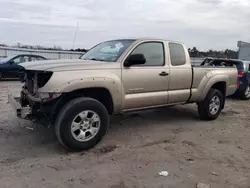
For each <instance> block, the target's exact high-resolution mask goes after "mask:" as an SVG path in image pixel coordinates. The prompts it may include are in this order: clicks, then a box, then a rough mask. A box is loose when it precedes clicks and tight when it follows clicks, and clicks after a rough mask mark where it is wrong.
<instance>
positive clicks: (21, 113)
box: [8, 95, 32, 119]
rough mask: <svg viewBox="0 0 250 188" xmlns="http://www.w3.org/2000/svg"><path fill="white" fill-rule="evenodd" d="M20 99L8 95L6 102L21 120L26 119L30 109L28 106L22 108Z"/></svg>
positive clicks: (30, 111) (30, 112)
mask: <svg viewBox="0 0 250 188" xmlns="http://www.w3.org/2000/svg"><path fill="white" fill-rule="evenodd" d="M20 101H21V97H14V96H12V95H8V102H9V103H10V104H11V106H12V108H13V109H14V110H15V113H16V115H17V117H19V118H22V119H27V118H28V117H29V116H30V115H31V114H32V109H31V107H30V106H25V107H22V105H21V102H20Z"/></svg>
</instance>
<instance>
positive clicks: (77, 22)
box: [72, 22, 79, 49]
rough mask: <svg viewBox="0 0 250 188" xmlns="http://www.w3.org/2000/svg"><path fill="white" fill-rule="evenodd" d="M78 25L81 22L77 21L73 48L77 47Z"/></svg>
mask: <svg viewBox="0 0 250 188" xmlns="http://www.w3.org/2000/svg"><path fill="white" fill-rule="evenodd" d="M78 26H79V22H77V25H76V30H75V34H74V40H73V45H72V49H74V48H75V41H76V35H77V32H78Z"/></svg>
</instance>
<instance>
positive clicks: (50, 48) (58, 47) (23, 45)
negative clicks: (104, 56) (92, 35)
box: [0, 43, 88, 52]
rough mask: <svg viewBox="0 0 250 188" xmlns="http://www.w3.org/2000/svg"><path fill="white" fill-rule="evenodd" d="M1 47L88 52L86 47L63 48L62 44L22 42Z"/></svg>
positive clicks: (1, 45) (0, 45)
mask: <svg viewBox="0 0 250 188" xmlns="http://www.w3.org/2000/svg"><path fill="white" fill-rule="evenodd" d="M0 47H13V48H23V49H32V50H52V51H53V50H54V51H75V52H87V51H88V50H87V49H85V48H76V49H70V50H68V49H63V48H61V47H60V46H56V45H54V46H53V47H46V46H41V45H27V44H22V43H17V44H15V45H13V46H9V45H6V44H1V43H0Z"/></svg>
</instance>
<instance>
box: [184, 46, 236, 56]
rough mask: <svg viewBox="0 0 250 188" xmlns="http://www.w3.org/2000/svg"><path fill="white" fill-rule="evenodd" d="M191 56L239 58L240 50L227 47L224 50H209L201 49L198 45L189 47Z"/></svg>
mask: <svg viewBox="0 0 250 188" xmlns="http://www.w3.org/2000/svg"><path fill="white" fill-rule="evenodd" d="M188 52H189V55H190V57H215V58H229V59H237V58H238V51H235V50H230V49H226V50H224V51H217V50H208V51H199V50H198V49H197V48H196V47H193V48H192V49H191V48H188Z"/></svg>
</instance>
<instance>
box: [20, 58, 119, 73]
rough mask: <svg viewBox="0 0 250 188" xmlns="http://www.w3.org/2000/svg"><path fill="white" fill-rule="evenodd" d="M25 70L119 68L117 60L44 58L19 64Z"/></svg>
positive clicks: (54, 70)
mask: <svg viewBox="0 0 250 188" xmlns="http://www.w3.org/2000/svg"><path fill="white" fill-rule="evenodd" d="M19 65H20V66H22V67H23V68H25V70H36V71H52V72H57V71H72V70H94V69H114V68H119V67H120V63H119V62H103V61H93V60H81V59H70V60H45V61H32V62H27V63H21V64H19Z"/></svg>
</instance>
